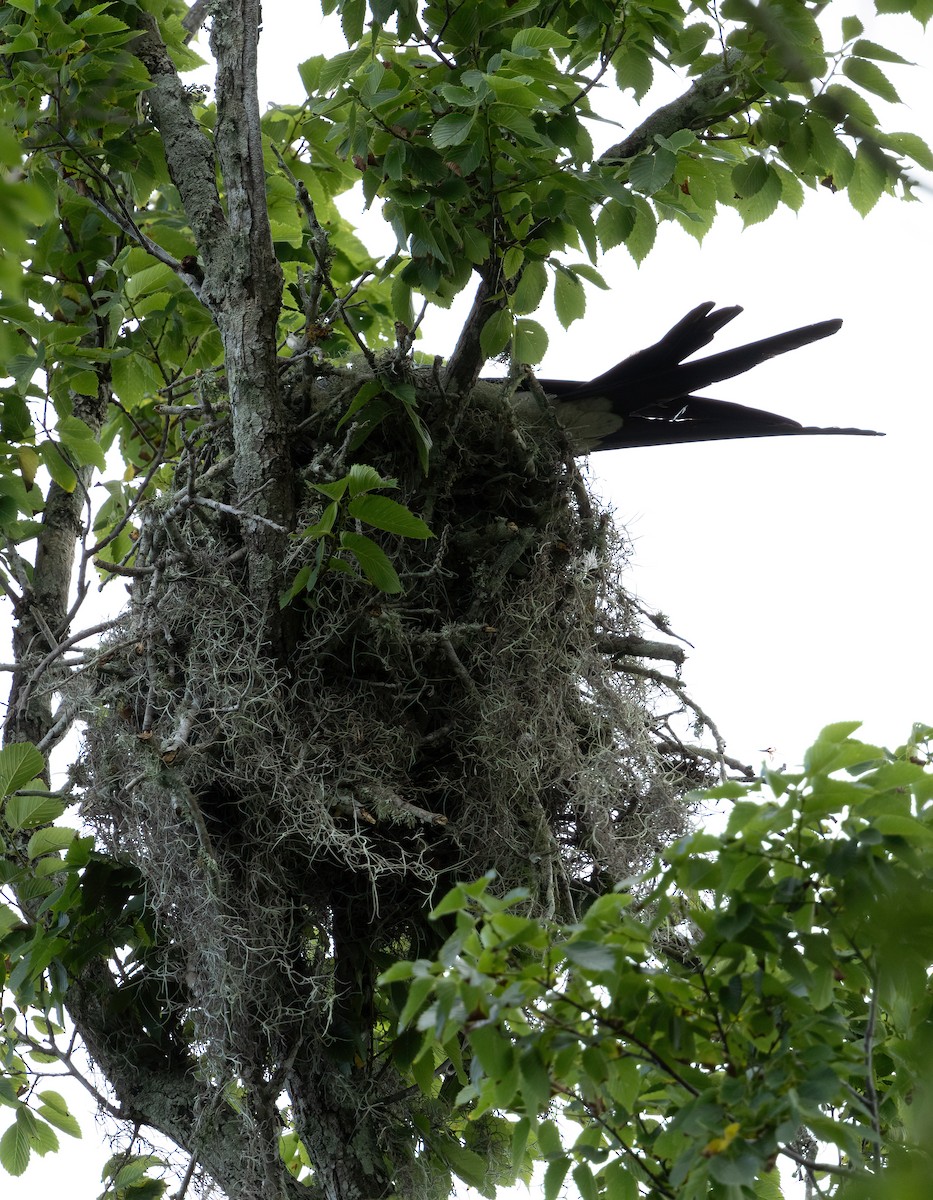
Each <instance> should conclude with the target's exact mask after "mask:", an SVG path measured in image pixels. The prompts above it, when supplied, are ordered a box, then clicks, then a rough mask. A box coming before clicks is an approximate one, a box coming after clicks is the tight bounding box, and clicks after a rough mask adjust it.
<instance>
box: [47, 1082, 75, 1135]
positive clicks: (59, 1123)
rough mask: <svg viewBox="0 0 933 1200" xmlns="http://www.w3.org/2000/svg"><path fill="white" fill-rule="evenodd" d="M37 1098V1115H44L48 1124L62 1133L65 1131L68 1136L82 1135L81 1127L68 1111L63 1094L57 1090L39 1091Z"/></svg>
mask: <svg viewBox="0 0 933 1200" xmlns="http://www.w3.org/2000/svg"><path fill="white" fill-rule="evenodd" d="M39 1100H40V1101H41V1103H40V1105H39V1108H38V1112H39V1115H40V1116H41V1117H44V1118H45V1120H46V1121H48V1123H49V1124H50V1125H54V1126H55V1128H56V1129H60V1130H61V1131H62V1133H67V1134H68V1135H69V1137H74V1138H80V1137H81V1136H82V1135H81V1127H80V1125H79V1124H78V1122H77V1121H76V1120H75V1118H74V1117H73V1116H72V1115H71V1113H70V1112H69V1111H68V1105H67V1104H66V1103H65V1098H64V1097H63V1096H60V1095H59V1093H58V1092H52V1091H47V1092H40V1093H39Z"/></svg>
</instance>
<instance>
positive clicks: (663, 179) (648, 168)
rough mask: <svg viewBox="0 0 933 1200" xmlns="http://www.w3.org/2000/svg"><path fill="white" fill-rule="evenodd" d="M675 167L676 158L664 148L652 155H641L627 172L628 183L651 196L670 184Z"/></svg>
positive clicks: (659, 148)
mask: <svg viewBox="0 0 933 1200" xmlns="http://www.w3.org/2000/svg"><path fill="white" fill-rule="evenodd" d="M676 166H677V156H676V154H672V153H671V151H670V150H666V149H664V147H663V146H662V147H658V149H657V150H655V151H654V152H653V153H651V152H649V153H647V154H641V155H639V157H638V158H636V159H635V161H634V162H633V163H632V166H631V169H630V170H629V176H628V177H629V183H631V185H632V187H633V188H635V189H636V190H637V191H639V192H643V193H644V194H645V195H647V196H653V195H654V194H655V192H659V191H660V190H661V188H663V187H664V185H665V184H667V183H670V181H671V178H672V177H673V174H674V168H675V167H676Z"/></svg>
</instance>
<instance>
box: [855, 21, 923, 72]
mask: <svg viewBox="0 0 933 1200" xmlns="http://www.w3.org/2000/svg"><path fill="white" fill-rule="evenodd" d="M859 32H861V30H859ZM852 53H853V54H854V55H856V56H857V57H858V58H877V59H878V60H879V61H880V62H889V63H899V64H900V65H901V66H902V67H911V66H913V65H914V64H913V63H912V62H911V61H910V59H908V58H904V57H903V56H902V55H900V54H898V53H897V52H896V51H895V50H889V49H888V48H887V47H886V46H879V45H878V43H877V42H870V41H868V40H867V39H865V38H860V39H859V41H857V42H856V43H855V45H854V46H853V47H852Z"/></svg>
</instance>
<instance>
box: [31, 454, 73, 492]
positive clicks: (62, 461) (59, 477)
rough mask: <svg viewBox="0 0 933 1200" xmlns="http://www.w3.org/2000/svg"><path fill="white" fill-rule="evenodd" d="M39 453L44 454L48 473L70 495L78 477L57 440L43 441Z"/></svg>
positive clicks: (43, 458)
mask: <svg viewBox="0 0 933 1200" xmlns="http://www.w3.org/2000/svg"><path fill="white" fill-rule="evenodd" d="M39 454H40V455H41V456H42V462H43V463H44V464H45V469H46V470H47V471H48V473H49V474H50V475H51V476H52V478H53V479H54V480H55V482H56V483H57V484H58V486H59V487H60V488H61V489H62V491H63V492H68V494H69V495H70V494H71V493H72V492H73V491H74V490H75V486H76V485H77V482H78V477H77V475H76V474H75V473H74V471H73V470H72V468H71V465H70V464H69V462H68V461H67V459H66V458H65V457H64V455H63V454H62V452H61V450H60V449H59V448H58V446H57V445H56V444H55V442H51V441H48V442H43V443H42V444H41V445H40V446H39Z"/></svg>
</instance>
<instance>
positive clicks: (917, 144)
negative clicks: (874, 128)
mask: <svg viewBox="0 0 933 1200" xmlns="http://www.w3.org/2000/svg"><path fill="white" fill-rule="evenodd" d="M879 141H880V142H881V143H882V145H884V146H888V147H890V148H891V149H892V150H895V151H897V153H898V154H900V155H904V156H906V157H908V158H912V159H913V160H914V162H915V163H916V164H917V166H919V167H923V169H924V170H925V171H933V150H931V149H930V147H929V146H928V145H927V143H926V142H925V141H924V140H923V138H922V137H919V136H918V135H917V134H916V133H888V134H885V135H884V136H883V137H881V138H879Z"/></svg>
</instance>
